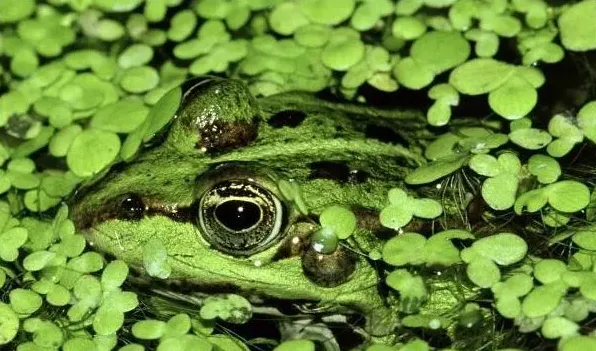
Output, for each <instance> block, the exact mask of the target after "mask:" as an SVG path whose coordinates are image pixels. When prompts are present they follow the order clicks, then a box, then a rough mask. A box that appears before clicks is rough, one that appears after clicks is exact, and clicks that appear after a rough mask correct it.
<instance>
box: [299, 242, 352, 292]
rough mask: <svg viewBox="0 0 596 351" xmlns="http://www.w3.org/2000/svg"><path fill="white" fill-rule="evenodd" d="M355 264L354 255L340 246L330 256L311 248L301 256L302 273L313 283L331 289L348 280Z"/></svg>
mask: <svg viewBox="0 0 596 351" xmlns="http://www.w3.org/2000/svg"><path fill="white" fill-rule="evenodd" d="M357 263H358V262H357V257H356V254H355V253H353V252H352V251H350V250H348V249H346V248H344V247H342V246H340V247H338V248H337V250H335V252H333V253H331V254H321V253H318V252H316V251H315V250H314V249H312V248H311V249H309V250H307V251H306V252H305V253H304V255H303V256H302V271H303V272H304V275H305V276H306V277H307V278H308V279H309V280H310V281H312V282H313V283H315V284H317V285H319V286H322V287H325V288H333V287H336V286H339V285H341V284H344V283H346V282H347V281H348V280H349V279H350V276H351V275H352V273H354V271H355V270H356V265H357Z"/></svg>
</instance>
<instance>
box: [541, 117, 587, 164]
mask: <svg viewBox="0 0 596 351" xmlns="http://www.w3.org/2000/svg"><path fill="white" fill-rule="evenodd" d="M578 121H579V124H580V125H582V124H584V126H585V128H587V129H586V130H587V133H588V134H589V129H590V127H589V120H588V121H586V120H584V121H581V120H580V119H579V117H578ZM584 122H588V123H584ZM582 128H583V127H582ZM548 132H549V133H550V134H551V135H552V136H554V137H556V138H557V139H555V140H553V141H552V142H551V143H550V144H548V146H547V148H546V151H547V152H548V154H549V155H551V156H553V157H562V156H565V155H566V154H567V153H569V151H571V149H572V148H573V147H574V146H575V144H577V143H580V142H581V141H582V140H583V139H584V133H583V132H582V130H580V129H579V128H578V127H577V126H576V125H575V124H574V123H573V121H572V120H571V118H568V117H565V116H564V115H562V114H557V115H554V116H553V117H552V118H551V119H550V121H549V123H548Z"/></svg>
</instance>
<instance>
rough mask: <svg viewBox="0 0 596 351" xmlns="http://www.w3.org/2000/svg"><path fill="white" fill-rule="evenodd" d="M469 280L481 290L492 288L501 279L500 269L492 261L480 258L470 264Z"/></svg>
mask: <svg viewBox="0 0 596 351" xmlns="http://www.w3.org/2000/svg"><path fill="white" fill-rule="evenodd" d="M466 273H467V275H468V278H470V280H471V281H472V282H473V283H474V284H476V285H477V286H479V287H481V288H490V287H491V286H493V285H494V284H496V283H497V282H498V281H499V280H500V279H501V272H500V271H499V267H497V265H496V264H494V263H493V262H492V261H491V260H488V259H484V258H478V259H475V260H473V261H472V262H470V263H469V264H468V267H467V269H466Z"/></svg>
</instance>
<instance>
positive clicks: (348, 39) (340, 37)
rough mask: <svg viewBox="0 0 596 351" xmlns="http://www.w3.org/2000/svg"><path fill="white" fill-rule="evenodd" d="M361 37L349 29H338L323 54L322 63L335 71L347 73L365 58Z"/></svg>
mask: <svg viewBox="0 0 596 351" xmlns="http://www.w3.org/2000/svg"><path fill="white" fill-rule="evenodd" d="M364 53H365V48H364V43H363V42H362V41H361V40H360V35H359V34H357V32H355V31H353V30H352V29H349V28H340V29H336V30H335V31H334V33H333V34H332V35H331V37H330V40H329V42H328V43H327V44H326V45H325V47H324V48H323V51H322V52H321V62H323V64H324V65H325V66H327V67H329V68H331V69H333V70H335V71H347V70H348V69H349V68H350V67H352V66H354V65H355V64H357V63H358V62H359V61H360V60H362V58H364Z"/></svg>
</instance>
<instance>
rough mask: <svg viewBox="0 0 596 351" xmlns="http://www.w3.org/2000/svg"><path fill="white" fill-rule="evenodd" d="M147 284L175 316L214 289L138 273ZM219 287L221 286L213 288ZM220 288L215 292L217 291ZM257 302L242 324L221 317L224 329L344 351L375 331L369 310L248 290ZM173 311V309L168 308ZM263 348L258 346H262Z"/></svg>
mask: <svg viewBox="0 0 596 351" xmlns="http://www.w3.org/2000/svg"><path fill="white" fill-rule="evenodd" d="M131 280H132V283H134V284H135V286H136V287H137V288H139V287H144V288H143V289H141V291H142V292H141V293H140V295H141V298H142V299H146V300H148V301H149V302H147V303H146V304H147V305H152V306H153V307H154V308H153V309H152V311H155V312H156V313H157V314H160V313H163V314H164V316H163V317H169V315H168V313H173V311H184V312H187V313H189V314H191V315H192V314H193V312H189V311H195V312H194V313H195V314H196V315H197V316H198V315H199V313H198V311H199V309H200V307H201V306H203V305H204V301H205V299H206V298H207V297H210V296H213V294H212V293H206V292H198V291H199V290H204V287H201V286H198V285H196V284H189V283H184V282H182V281H174V280H168V281H163V280H159V281H157V280H154V281H147V280H145V279H143V278H141V277H137V278H134V277H133V278H132V279H131ZM211 288H215V287H211ZM226 292H228V293H235V292H239V291H237V289H234V288H233V287H230V286H228V287H225V286H222V287H220V289H218V290H217V294H224V293H226ZM213 293H215V292H213ZM245 297H247V298H248V299H249V300H250V302H251V305H252V313H251V318H250V319H249V320H247V321H245V322H242V323H233V322H229V321H221V320H218V321H217V325H218V327H219V328H220V329H222V330H223V331H228V332H232V333H233V334H234V335H235V336H236V337H240V338H243V339H245V340H250V339H254V338H255V337H260V338H263V337H269V338H272V339H275V340H280V339H281V340H287V339H297V338H308V339H310V340H313V341H315V342H316V343H318V344H319V345H320V348H317V349H318V350H325V351H339V350H348V349H353V348H355V347H357V346H359V345H361V344H362V343H363V342H364V341H365V340H366V339H368V338H369V335H370V334H368V333H367V332H366V331H365V320H366V319H365V315H364V314H363V313H361V312H359V311H358V310H357V309H355V308H349V307H346V306H341V307H340V306H334V307H331V306H329V307H321V306H319V305H318V303H316V302H313V301H289V300H283V299H279V298H272V297H266V296H263V295H257V294H252V295H245ZM166 311H167V312H166ZM256 349H258V348H256Z"/></svg>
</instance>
